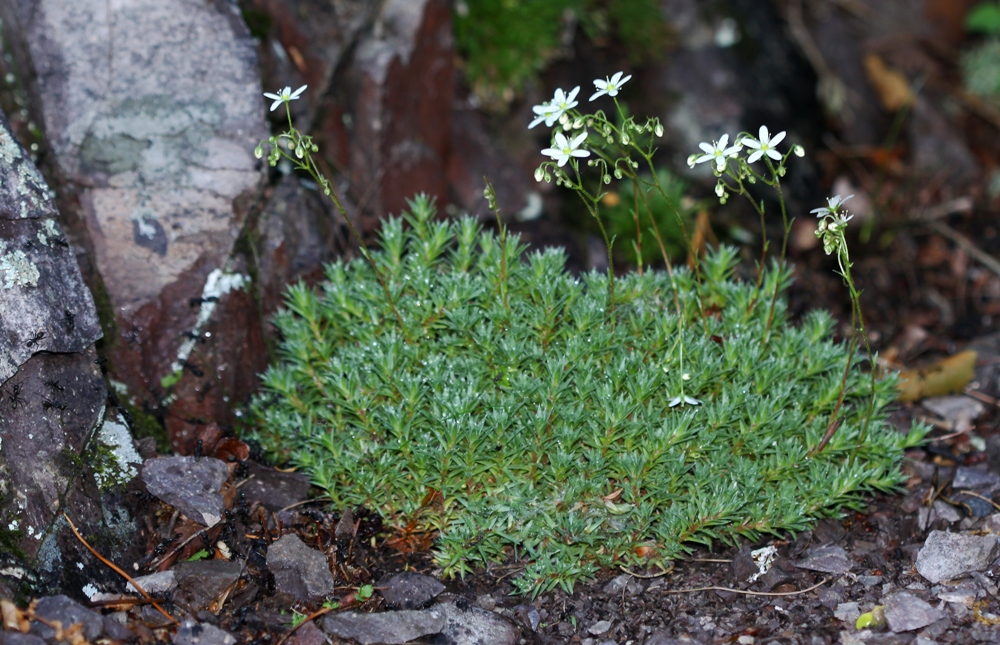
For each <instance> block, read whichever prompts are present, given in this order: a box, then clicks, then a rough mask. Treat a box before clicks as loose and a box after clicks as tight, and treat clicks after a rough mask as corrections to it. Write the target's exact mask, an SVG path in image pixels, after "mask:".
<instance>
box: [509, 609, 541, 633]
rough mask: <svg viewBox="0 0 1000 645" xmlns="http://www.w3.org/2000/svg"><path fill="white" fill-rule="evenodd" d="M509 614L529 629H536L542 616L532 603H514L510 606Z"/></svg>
mask: <svg viewBox="0 0 1000 645" xmlns="http://www.w3.org/2000/svg"><path fill="white" fill-rule="evenodd" d="M510 615H511V617H512V618H516V619H517V620H519V621H520V622H521V624H522V625H524V626H525V627H528V628H529V629H531V631H535V630H536V629H538V625H539V624H540V623H541V622H542V616H541V615H540V614H539V613H538V610H537V609H536V608H535V606H534V605H515V606H514V607H511V609H510Z"/></svg>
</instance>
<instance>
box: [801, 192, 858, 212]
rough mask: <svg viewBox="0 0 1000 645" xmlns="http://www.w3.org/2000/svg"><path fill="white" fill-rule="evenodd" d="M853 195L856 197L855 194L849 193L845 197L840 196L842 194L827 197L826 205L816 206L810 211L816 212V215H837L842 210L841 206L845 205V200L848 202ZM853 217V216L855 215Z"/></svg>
mask: <svg viewBox="0 0 1000 645" xmlns="http://www.w3.org/2000/svg"><path fill="white" fill-rule="evenodd" d="M851 197H854V195H848V196H847V197H844V198H843V199H841V198H840V195H834V196H833V197H827V198H826V206H824V207H823V208H814V209H812V210H811V211H809V212H810V213H816V217H825V216H826V215H836V214H837V213H838V212H839V211H840V207H841V206H843V205H844V202H846V201H847V200H848V199H850V198H851ZM851 217H853V215H852V216H851Z"/></svg>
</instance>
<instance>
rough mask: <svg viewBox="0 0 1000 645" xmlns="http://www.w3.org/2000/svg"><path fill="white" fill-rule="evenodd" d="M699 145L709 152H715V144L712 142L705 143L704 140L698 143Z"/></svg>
mask: <svg viewBox="0 0 1000 645" xmlns="http://www.w3.org/2000/svg"><path fill="white" fill-rule="evenodd" d="M698 147H699V148H701V149H702V150H704V151H705V152H707V153H708V154H712V153H713V152H715V146H713V145H712V144H711V143H705V142H704V141H702V142H701V143H699V144H698Z"/></svg>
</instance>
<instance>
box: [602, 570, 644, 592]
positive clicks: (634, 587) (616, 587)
mask: <svg viewBox="0 0 1000 645" xmlns="http://www.w3.org/2000/svg"><path fill="white" fill-rule="evenodd" d="M642 587H643V585H642V582H640V581H639V580H636V578H635V576H630V575H629V574H627V573H623V574H621V575H620V576H616V577H615V578H613V579H611V580H610V581H609V582H608V583H607V584H606V585H604V587H603V589H602V591H604V593H606V594H607V595H609V596H621V595H622V593H624V594H625V595H627V596H636V595H638V594H641V593H642Z"/></svg>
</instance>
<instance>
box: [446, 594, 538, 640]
mask: <svg viewBox="0 0 1000 645" xmlns="http://www.w3.org/2000/svg"><path fill="white" fill-rule="evenodd" d="M434 610H436V611H439V612H441V613H442V614H444V617H445V625H444V627H443V628H442V629H441V636H439V637H438V638H439V640H440V641H441V642H442V643H448V644H449V645H517V644H518V643H520V642H521V630H520V629H518V628H517V626H516V625H515V624H514V623H513V622H511V621H510V620H508V619H507V618H504V617H503V616H501V615H500V614H497V613H494V612H492V611H486V610H484V609H480V608H479V607H475V606H468V605H467V604H464V603H459V602H457V598H456V597H454V596H450V595H445V597H443V598H442V599H441V600H439V602H438V604H436V605H434ZM435 642H437V641H435Z"/></svg>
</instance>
